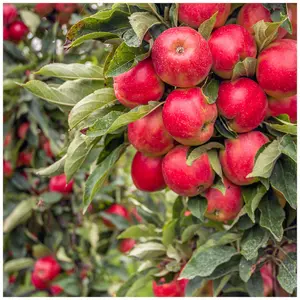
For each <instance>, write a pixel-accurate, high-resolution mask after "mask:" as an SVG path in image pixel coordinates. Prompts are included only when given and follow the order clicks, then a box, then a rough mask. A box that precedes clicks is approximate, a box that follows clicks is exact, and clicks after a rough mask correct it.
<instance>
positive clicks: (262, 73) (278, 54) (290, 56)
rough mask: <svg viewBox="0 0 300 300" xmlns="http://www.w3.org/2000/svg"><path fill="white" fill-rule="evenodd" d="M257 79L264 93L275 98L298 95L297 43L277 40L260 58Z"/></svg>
mask: <svg viewBox="0 0 300 300" xmlns="http://www.w3.org/2000/svg"><path fill="white" fill-rule="evenodd" d="M256 78H257V81H258V83H259V85H260V86H261V87H262V88H263V89H264V91H265V92H266V93H267V94H268V95H269V96H272V97H274V98H277V99H280V98H286V97H290V96H293V95H296V94H297V42H296V41H295V40H290V39H282V40H276V41H275V42H273V43H271V44H270V45H269V46H268V47H266V48H265V49H264V50H263V51H262V52H261V53H260V54H259V56H258V60H257V69H256Z"/></svg>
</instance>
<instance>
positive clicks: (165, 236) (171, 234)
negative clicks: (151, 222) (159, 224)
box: [162, 219, 178, 247]
mask: <svg viewBox="0 0 300 300" xmlns="http://www.w3.org/2000/svg"><path fill="white" fill-rule="evenodd" d="M177 222H178V220H177V219H175V220H170V221H169V222H167V223H166V224H165V225H164V227H163V233H162V243H163V244H164V246H165V247H168V246H169V245H171V244H172V243H173V242H174V240H175V236H176V232H175V229H176V225H177Z"/></svg>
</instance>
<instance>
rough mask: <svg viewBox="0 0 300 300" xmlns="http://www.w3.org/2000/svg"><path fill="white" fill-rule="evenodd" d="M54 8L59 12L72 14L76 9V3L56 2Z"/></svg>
mask: <svg viewBox="0 0 300 300" xmlns="http://www.w3.org/2000/svg"><path fill="white" fill-rule="evenodd" d="M55 9H56V10H57V11H59V12H64V13H66V14H72V13H73V12H74V11H75V10H76V9H77V4H76V3H56V4H55Z"/></svg>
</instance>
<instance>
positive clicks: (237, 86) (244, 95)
mask: <svg viewBox="0 0 300 300" xmlns="http://www.w3.org/2000/svg"><path fill="white" fill-rule="evenodd" d="M217 106H218V111H219V114H220V115H222V116H224V117H225V118H227V119H229V124H230V127H231V128H232V129H233V130H234V131H236V132H248V131H251V130H253V129H254V128H256V127H257V126H259V124H260V123H261V122H262V121H263V120H264V118H265V117H266V113H267V108H268V101H267V96H266V94H265V93H264V91H263V89H262V88H261V87H260V86H259V85H258V84H257V83H256V82H255V81H253V80H251V79H249V78H239V79H236V80H234V81H223V82H222V83H221V84H220V88H219V92H218V99H217Z"/></svg>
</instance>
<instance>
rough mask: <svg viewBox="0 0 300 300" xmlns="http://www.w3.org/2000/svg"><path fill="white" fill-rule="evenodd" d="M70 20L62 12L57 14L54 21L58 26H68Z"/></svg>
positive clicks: (68, 16) (69, 16)
mask: <svg viewBox="0 0 300 300" xmlns="http://www.w3.org/2000/svg"><path fill="white" fill-rule="evenodd" d="M70 19H71V15H70V14H68V13H64V12H59V13H58V14H57V17H56V21H57V22H58V23H59V25H64V24H68V23H69V21H70Z"/></svg>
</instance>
